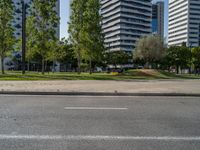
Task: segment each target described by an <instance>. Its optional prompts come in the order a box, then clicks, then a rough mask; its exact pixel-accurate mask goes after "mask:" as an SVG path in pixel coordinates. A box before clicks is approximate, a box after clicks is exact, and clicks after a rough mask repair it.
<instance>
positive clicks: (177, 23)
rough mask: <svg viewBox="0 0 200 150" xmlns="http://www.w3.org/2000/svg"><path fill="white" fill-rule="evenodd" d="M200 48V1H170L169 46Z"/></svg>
mask: <svg viewBox="0 0 200 150" xmlns="http://www.w3.org/2000/svg"><path fill="white" fill-rule="evenodd" d="M183 43H186V45H187V46H189V47H190V46H192V47H195V46H200V0H169V29H168V46H174V45H176V46H180V45H182V44H183Z"/></svg>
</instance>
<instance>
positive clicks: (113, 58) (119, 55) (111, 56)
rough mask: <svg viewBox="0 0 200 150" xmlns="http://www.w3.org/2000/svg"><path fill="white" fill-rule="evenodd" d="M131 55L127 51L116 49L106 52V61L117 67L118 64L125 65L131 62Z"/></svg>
mask: <svg viewBox="0 0 200 150" xmlns="http://www.w3.org/2000/svg"><path fill="white" fill-rule="evenodd" d="M130 59H131V55H130V54H128V53H127V52H125V51H116V52H108V53H106V61H107V63H108V64H112V65H113V66H115V68H116V67H117V65H125V64H128V63H129V60H130Z"/></svg>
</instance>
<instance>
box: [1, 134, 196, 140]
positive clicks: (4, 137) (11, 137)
mask: <svg viewBox="0 0 200 150" xmlns="http://www.w3.org/2000/svg"><path fill="white" fill-rule="evenodd" d="M0 140H72V141H80V140H89V141H99V140H108V141H200V137H195V136H194V137H181V136H180V137H179V136H177V137H176V136H163V137H159V136H150V137H148V136H147V137H145V136H144V137H143V136H101V135H96V136H93V135H85V136H84V135H68V136H62V135H0Z"/></svg>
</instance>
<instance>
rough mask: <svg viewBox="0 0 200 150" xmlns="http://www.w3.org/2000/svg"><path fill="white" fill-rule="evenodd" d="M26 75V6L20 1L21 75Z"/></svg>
mask: <svg viewBox="0 0 200 150" xmlns="http://www.w3.org/2000/svg"><path fill="white" fill-rule="evenodd" d="M25 73H26V4H25V2H24V0H22V74H25Z"/></svg>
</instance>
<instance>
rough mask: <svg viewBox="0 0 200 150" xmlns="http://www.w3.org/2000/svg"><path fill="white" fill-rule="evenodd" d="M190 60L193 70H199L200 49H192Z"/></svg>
mask: <svg viewBox="0 0 200 150" xmlns="http://www.w3.org/2000/svg"><path fill="white" fill-rule="evenodd" d="M192 58H193V64H194V66H195V69H196V70H197V68H198V69H200V47H195V48H193V49H192Z"/></svg>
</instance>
